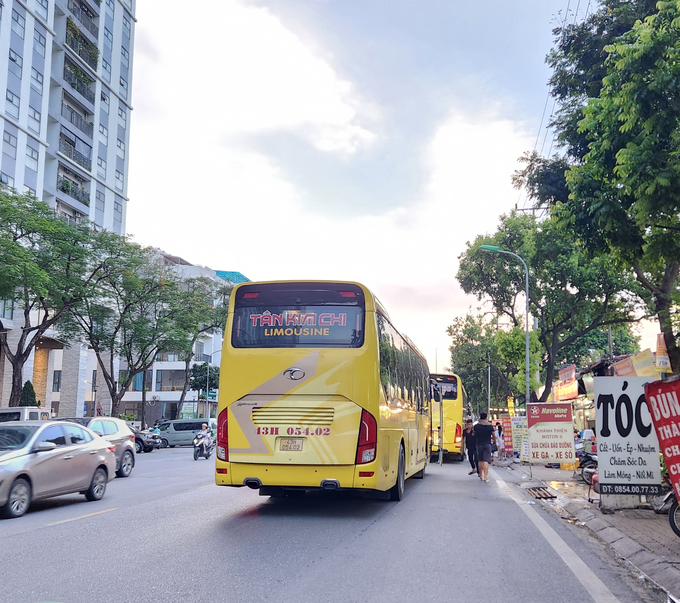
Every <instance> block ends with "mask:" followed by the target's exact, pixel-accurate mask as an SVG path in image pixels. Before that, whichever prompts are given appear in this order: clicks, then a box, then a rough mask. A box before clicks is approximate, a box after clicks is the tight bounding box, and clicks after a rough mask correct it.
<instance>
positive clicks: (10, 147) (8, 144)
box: [2, 132, 17, 159]
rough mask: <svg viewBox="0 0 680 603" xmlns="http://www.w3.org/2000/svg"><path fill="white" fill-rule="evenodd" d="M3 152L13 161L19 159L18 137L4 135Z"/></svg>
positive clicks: (7, 133)
mask: <svg viewBox="0 0 680 603" xmlns="http://www.w3.org/2000/svg"><path fill="white" fill-rule="evenodd" d="M2 152H3V153H4V154H5V155H7V156H9V157H11V158H12V159H16V158H17V137H16V136H14V134H10V133H9V132H3V133H2Z"/></svg>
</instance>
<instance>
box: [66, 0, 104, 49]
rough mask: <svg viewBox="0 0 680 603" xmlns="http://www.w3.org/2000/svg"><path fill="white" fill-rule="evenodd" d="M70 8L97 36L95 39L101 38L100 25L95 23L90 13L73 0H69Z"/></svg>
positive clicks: (85, 26)
mask: <svg viewBox="0 0 680 603" xmlns="http://www.w3.org/2000/svg"><path fill="white" fill-rule="evenodd" d="M68 9H69V10H70V11H71V14H72V15H73V16H74V17H75V18H76V19H78V21H80V23H81V24H82V26H83V27H84V28H85V29H87V31H89V32H90V33H91V34H92V35H93V36H94V37H95V39H99V27H97V25H95V22H94V21H93V20H92V17H90V15H88V14H87V13H86V12H85V11H84V10H83V9H82V8H80V6H78V5H77V4H76V3H75V2H74V1H73V0H68ZM69 46H70V44H69Z"/></svg>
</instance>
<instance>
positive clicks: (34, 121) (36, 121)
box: [28, 105, 40, 135]
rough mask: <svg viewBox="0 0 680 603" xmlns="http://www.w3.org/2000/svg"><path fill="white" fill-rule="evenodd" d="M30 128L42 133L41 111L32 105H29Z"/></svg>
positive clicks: (32, 130)
mask: <svg viewBox="0 0 680 603" xmlns="http://www.w3.org/2000/svg"><path fill="white" fill-rule="evenodd" d="M28 129H29V130H31V132H35V133H36V134H38V135H40V111H37V110H36V109H34V108H33V107H31V106H30V105H29V107H28Z"/></svg>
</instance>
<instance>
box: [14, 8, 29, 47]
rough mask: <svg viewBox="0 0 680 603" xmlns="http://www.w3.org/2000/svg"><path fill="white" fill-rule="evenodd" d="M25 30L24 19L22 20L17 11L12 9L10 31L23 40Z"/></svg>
mask: <svg viewBox="0 0 680 603" xmlns="http://www.w3.org/2000/svg"><path fill="white" fill-rule="evenodd" d="M25 29H26V19H24V18H23V17H22V16H21V15H20V14H19V13H18V12H17V11H15V10H14V9H12V31H13V32H14V33H15V34H17V35H18V36H19V37H20V38H21V39H22V40H23V39H24V30H25Z"/></svg>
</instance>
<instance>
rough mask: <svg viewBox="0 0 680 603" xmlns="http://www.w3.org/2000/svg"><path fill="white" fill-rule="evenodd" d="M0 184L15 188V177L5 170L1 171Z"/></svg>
mask: <svg viewBox="0 0 680 603" xmlns="http://www.w3.org/2000/svg"><path fill="white" fill-rule="evenodd" d="M0 184H4V185H5V186H9V187H10V188H14V178H12V176H10V175H9V174H5V172H0Z"/></svg>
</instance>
